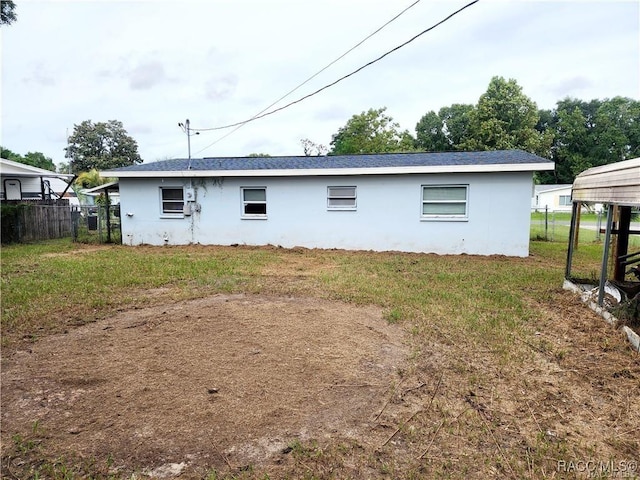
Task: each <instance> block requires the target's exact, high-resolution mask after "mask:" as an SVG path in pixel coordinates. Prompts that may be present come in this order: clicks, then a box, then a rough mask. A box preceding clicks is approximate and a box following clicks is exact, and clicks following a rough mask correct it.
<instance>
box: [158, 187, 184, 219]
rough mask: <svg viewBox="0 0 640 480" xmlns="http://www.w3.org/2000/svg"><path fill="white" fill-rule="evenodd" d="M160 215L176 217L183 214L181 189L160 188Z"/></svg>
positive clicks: (182, 192) (182, 193)
mask: <svg viewBox="0 0 640 480" xmlns="http://www.w3.org/2000/svg"><path fill="white" fill-rule="evenodd" d="M160 196H161V199H162V213H163V214H166V215H176V214H180V215H182V213H183V212H184V191H183V190H182V187H179V188H176V187H170V188H167V187H161V188H160Z"/></svg>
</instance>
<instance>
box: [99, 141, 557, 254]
mask: <svg viewBox="0 0 640 480" xmlns="http://www.w3.org/2000/svg"><path fill="white" fill-rule="evenodd" d="M553 168H554V164H553V162H552V161H549V160H546V159H544V158H541V157H538V156H536V155H533V154H530V153H526V152H523V151H520V150H509V151H486V152H441V153H398V154H376V155H346V156H324V157H266V158H262V157H261V158H254V157H246V158H238V157H232V158H227V157H225V158H202V159H191V160H189V159H175V160H165V161H160V162H155V163H143V164H140V165H133V166H130V167H124V168H118V169H114V170H109V171H104V172H101V174H102V175H103V176H106V177H117V178H118V179H119V189H120V208H121V228H122V241H123V243H125V244H129V245H141V244H150V245H181V244H191V243H194V244H209V245H235V244H246V245H279V246H283V247H295V246H301V247H308V248H340V249H353V250H374V251H405V252H433V253H439V254H462V253H466V254H479V255H490V254H501V255H510V256H527V255H528V253H529V224H530V209H531V191H532V187H533V172H535V171H542V170H553Z"/></svg>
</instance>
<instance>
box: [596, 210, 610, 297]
mask: <svg viewBox="0 0 640 480" xmlns="http://www.w3.org/2000/svg"><path fill="white" fill-rule="evenodd" d="M612 225H613V205H612V204H609V205H607V231H606V233H605V234H604V249H603V251H602V267H601V269H600V285H599V287H598V305H600V306H602V302H603V300H604V284H605V282H606V281H607V265H608V263H609V245H610V244H611V226H612Z"/></svg>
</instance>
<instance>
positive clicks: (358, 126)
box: [329, 107, 415, 155]
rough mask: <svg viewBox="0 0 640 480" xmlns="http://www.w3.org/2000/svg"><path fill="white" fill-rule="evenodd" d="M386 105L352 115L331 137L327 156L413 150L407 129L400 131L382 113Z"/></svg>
mask: <svg viewBox="0 0 640 480" xmlns="http://www.w3.org/2000/svg"><path fill="white" fill-rule="evenodd" d="M385 110H386V107H383V108H379V109H373V108H372V109H370V110H369V111H367V112H362V113H361V114H359V115H354V116H353V117H351V118H350V119H349V120H348V121H347V123H346V125H345V126H344V127H341V128H340V129H339V130H338V133H336V134H335V135H333V136H332V140H331V151H330V152H329V154H330V155H350V154H358V153H385V152H408V151H413V150H415V148H414V139H413V137H412V136H411V134H410V133H409V131H407V130H404V131H401V130H400V125H399V124H398V123H396V122H394V121H393V118H392V117H390V116H388V115H385V113H384V112H385Z"/></svg>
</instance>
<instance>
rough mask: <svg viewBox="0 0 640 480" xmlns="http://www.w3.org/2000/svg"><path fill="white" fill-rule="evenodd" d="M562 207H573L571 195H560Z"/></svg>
mask: <svg viewBox="0 0 640 480" xmlns="http://www.w3.org/2000/svg"><path fill="white" fill-rule="evenodd" d="M560 205H561V206H563V207H566V206H568V205H569V206H570V205H571V195H560Z"/></svg>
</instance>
